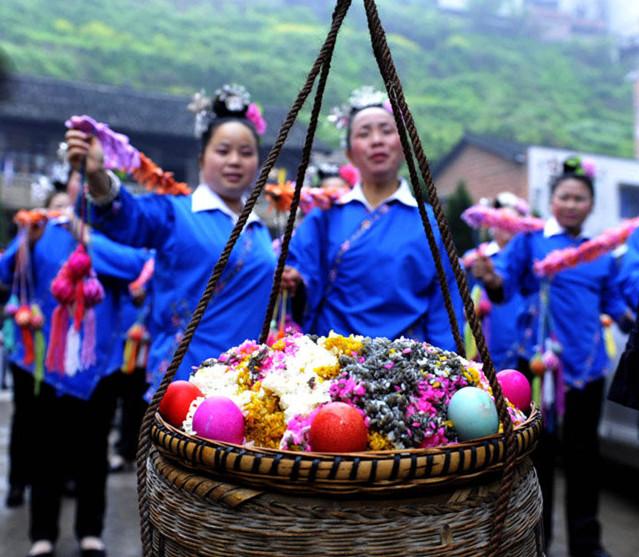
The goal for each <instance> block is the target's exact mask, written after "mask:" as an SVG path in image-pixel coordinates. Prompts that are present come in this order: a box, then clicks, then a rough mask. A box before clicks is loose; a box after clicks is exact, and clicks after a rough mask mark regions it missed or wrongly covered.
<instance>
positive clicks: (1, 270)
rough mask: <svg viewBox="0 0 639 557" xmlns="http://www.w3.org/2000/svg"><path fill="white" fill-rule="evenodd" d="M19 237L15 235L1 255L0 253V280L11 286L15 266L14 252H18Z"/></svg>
mask: <svg viewBox="0 0 639 557" xmlns="http://www.w3.org/2000/svg"><path fill="white" fill-rule="evenodd" d="M18 247H19V238H18V237H17V236H16V237H15V238H14V239H13V240H12V241H11V243H10V244H9V245H8V246H7V249H6V250H5V251H4V253H3V254H2V255H0V282H1V283H2V284H4V285H5V286H7V287H8V288H11V285H12V283H13V272H14V269H15V266H16V254H17V253H18Z"/></svg>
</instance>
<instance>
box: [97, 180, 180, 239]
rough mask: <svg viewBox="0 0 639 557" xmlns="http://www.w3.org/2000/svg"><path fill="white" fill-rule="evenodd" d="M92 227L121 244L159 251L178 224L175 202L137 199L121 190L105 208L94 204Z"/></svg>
mask: <svg viewBox="0 0 639 557" xmlns="http://www.w3.org/2000/svg"><path fill="white" fill-rule="evenodd" d="M90 215H91V219H90V224H91V226H93V227H94V228H95V229H96V230H99V231H100V232H102V233H104V234H105V235H106V236H108V237H109V238H111V239H112V240H115V241H116V242H118V243H120V244H125V245H127V246H133V247H146V248H156V249H157V248H159V247H161V246H162V245H163V244H164V243H165V242H166V241H167V239H168V238H169V237H170V235H171V233H172V231H173V228H174V222H175V212H174V208H173V205H172V204H171V201H170V200H169V199H168V198H167V196H165V195H156V194H151V195H143V196H134V195H132V194H131V193H130V192H128V191H127V190H126V188H124V187H121V188H120V191H119V193H118V195H117V196H116V198H115V199H114V200H113V201H112V202H111V203H109V204H107V205H104V206H98V205H93V204H92V205H91V208H90Z"/></svg>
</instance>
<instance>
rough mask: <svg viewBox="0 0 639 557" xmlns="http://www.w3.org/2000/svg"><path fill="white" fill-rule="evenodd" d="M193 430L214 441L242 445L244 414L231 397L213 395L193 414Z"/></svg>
mask: <svg viewBox="0 0 639 557" xmlns="http://www.w3.org/2000/svg"><path fill="white" fill-rule="evenodd" d="M193 431H195V433H197V434H198V435H199V436H200V437H205V438H206V439H211V440H212V441H223V442H225V443H235V444H237V445H241V444H242V442H243V441H244V416H243V415H242V411H241V410H240V409H239V408H238V406H237V404H235V403H234V402H233V401H232V400H231V399H230V398H227V397H225V396H211V397H209V398H207V399H205V400H203V401H202V403H201V404H200V405H199V406H198V408H197V410H196V411H195V414H193Z"/></svg>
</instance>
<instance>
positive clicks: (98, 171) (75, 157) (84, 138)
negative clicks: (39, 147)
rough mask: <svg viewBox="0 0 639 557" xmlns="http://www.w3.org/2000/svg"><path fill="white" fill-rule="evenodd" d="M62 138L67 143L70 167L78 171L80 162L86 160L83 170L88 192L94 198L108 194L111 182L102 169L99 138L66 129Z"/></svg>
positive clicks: (102, 156)
mask: <svg viewBox="0 0 639 557" xmlns="http://www.w3.org/2000/svg"><path fill="white" fill-rule="evenodd" d="M64 140H65V141H66V144H67V160H68V161H69V164H70V165H71V167H72V168H73V169H74V170H77V171H80V170H81V169H82V164H83V163H84V162H86V165H85V168H84V170H85V172H86V176H87V182H88V184H89V193H90V194H91V195H92V196H93V197H94V198H100V197H103V196H105V195H108V194H109V192H110V188H111V184H110V181H109V177H108V176H107V174H106V172H105V170H104V152H103V150H102V144H101V143H100V140H99V139H98V138H97V137H94V136H92V135H89V134H87V133H84V132H81V131H80V130H68V131H67V133H66V134H65V136H64Z"/></svg>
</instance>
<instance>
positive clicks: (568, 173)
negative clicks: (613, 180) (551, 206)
mask: <svg viewBox="0 0 639 557" xmlns="http://www.w3.org/2000/svg"><path fill="white" fill-rule="evenodd" d="M564 180H578V181H579V182H581V183H582V184H583V185H584V186H586V188H587V189H588V191H589V192H590V197H591V198H592V199H594V198H595V184H594V182H593V179H592V178H591V177H590V176H588V174H586V171H585V169H584V167H583V165H582V162H581V159H580V158H579V157H569V158H567V159H566V160H565V161H564V162H563V168H562V172H561V174H559V175H557V176H554V177H553V178H552V180H551V181H550V195H552V194H553V193H555V190H556V189H557V186H559V184H561V183H562V182H563V181H564Z"/></svg>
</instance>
